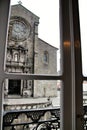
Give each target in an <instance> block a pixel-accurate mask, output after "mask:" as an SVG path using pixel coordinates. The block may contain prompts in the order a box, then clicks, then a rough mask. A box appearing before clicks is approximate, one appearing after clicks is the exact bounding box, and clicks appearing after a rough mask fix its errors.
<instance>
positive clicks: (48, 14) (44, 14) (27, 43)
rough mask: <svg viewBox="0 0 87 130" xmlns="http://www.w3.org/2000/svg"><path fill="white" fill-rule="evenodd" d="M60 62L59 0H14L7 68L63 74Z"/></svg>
mask: <svg viewBox="0 0 87 130" xmlns="http://www.w3.org/2000/svg"><path fill="white" fill-rule="evenodd" d="M38 3H39V4H38ZM48 5H49V9H48ZM44 7H45V10H44ZM15 54H17V55H15ZM60 62H61V56H60V36H59V1H58V0H54V1H50V4H49V1H47V0H43V1H40V0H37V1H35V0H30V1H27V2H26V0H22V1H17V0H11V13H10V21H9V29H8V43H7V55H6V71H8V72H9V69H10V68H11V70H12V72H14V69H15V70H16V72H21V73H34V74H58V75H59V74H60V72H61V69H60V68H61V64H60Z"/></svg>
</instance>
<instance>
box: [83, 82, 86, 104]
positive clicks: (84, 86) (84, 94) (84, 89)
mask: <svg viewBox="0 0 87 130" xmlns="http://www.w3.org/2000/svg"><path fill="white" fill-rule="evenodd" d="M83 105H87V81H84V82H83Z"/></svg>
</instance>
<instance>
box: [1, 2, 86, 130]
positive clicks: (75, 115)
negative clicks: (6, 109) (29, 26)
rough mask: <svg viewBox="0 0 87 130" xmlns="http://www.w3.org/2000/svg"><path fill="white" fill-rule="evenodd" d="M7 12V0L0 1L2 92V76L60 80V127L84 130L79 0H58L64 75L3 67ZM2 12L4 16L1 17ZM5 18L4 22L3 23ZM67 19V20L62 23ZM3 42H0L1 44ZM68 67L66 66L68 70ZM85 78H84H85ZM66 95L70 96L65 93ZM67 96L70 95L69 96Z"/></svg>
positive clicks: (8, 10) (63, 129)
mask: <svg viewBox="0 0 87 130" xmlns="http://www.w3.org/2000/svg"><path fill="white" fill-rule="evenodd" d="M9 12H10V0H7V1H6V0H1V1H0V28H1V29H0V46H1V47H0V53H1V55H0V62H1V63H2V64H0V92H2V91H3V87H2V83H3V81H4V79H6V78H8V79H23V80H33V79H34V80H62V81H63V84H64V85H63V87H62V92H61V126H60V127H61V128H60V129H61V130H83V128H82V116H83V115H82V114H83V106H82V79H83V77H82V66H81V46H80V43H81V42H80V28H79V13H78V0H60V39H61V41H60V42H61V48H62V49H63V52H62V51H61V56H62V59H63V74H62V75H60V76H58V75H41V74H39V75H38V74H14V73H13V74H11V73H10V74H9V73H6V72H5V71H4V70H5V66H4V63H5V62H4V52H6V46H7V45H5V43H7V30H8V20H9ZM3 14H4V17H3ZM3 21H4V23H3ZM65 21H66V22H65ZM2 43H3V44H2ZM5 55H6V53H5ZM67 67H68V69H67ZM85 79H86V80H87V77H84V80H85ZM68 94H69V96H67V95H68ZM68 97H69V98H68ZM0 102H1V103H0V115H1V116H0V129H1V130H2V115H3V114H2V112H3V110H2V103H3V93H0Z"/></svg>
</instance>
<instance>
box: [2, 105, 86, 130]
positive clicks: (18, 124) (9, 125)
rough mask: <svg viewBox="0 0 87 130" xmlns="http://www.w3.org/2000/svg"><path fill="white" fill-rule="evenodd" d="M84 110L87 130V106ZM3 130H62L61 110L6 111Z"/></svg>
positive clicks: (84, 125) (84, 121)
mask: <svg viewBox="0 0 87 130" xmlns="http://www.w3.org/2000/svg"><path fill="white" fill-rule="evenodd" d="M83 109H84V114H83V117H82V120H83V123H84V124H82V126H83V127H84V130H87V105H86V106H84V107H83ZM22 118H23V119H22ZM3 130H60V108H58V107H52V108H44V109H30V110H28V109H27V110H17V111H4V114H3Z"/></svg>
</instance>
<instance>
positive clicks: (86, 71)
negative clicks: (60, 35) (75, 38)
mask: <svg viewBox="0 0 87 130" xmlns="http://www.w3.org/2000/svg"><path fill="white" fill-rule="evenodd" d="M86 5H87V1H86V0H84V2H83V1H81V0H79V12H80V27H81V47H82V69H83V75H84V76H87V17H86V15H84V14H85V13H86V12H87V7H86Z"/></svg>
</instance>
